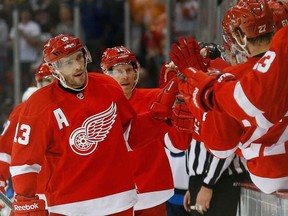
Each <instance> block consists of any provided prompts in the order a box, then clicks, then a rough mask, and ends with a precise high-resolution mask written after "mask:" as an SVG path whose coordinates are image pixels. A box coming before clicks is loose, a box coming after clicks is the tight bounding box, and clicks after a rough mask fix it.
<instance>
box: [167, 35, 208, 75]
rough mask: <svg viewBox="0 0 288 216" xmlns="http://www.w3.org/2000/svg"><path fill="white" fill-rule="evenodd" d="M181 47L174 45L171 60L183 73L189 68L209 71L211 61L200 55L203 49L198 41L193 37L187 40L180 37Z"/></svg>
mask: <svg viewBox="0 0 288 216" xmlns="http://www.w3.org/2000/svg"><path fill="white" fill-rule="evenodd" d="M178 42H179V46H177V44H172V51H171V52H170V58H171V59H172V61H173V62H174V63H175V65H176V66H177V67H178V69H179V71H180V72H182V71H183V70H184V69H185V68H187V67H194V68H197V69H201V70H203V71H207V69H208V67H209V64H210V59H209V58H203V56H202V55H201V54H200V50H201V47H200V46H199V45H198V43H197V41H196V40H194V39H193V38H192V37H188V38H187V39H186V40H184V38H182V37H180V38H179V39H178Z"/></svg>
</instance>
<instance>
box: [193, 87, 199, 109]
mask: <svg viewBox="0 0 288 216" xmlns="http://www.w3.org/2000/svg"><path fill="white" fill-rule="evenodd" d="M198 91H199V89H198V88H195V90H194V91H193V103H194V104H195V105H196V107H198V103H197V100H196V97H197V94H198Z"/></svg>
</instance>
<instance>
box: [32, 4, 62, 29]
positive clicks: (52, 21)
mask: <svg viewBox="0 0 288 216" xmlns="http://www.w3.org/2000/svg"><path fill="white" fill-rule="evenodd" d="M37 3H38V4H37V5H35V6H34V13H35V21H36V22H38V23H39V25H40V26H41V30H42V32H45V33H50V32H54V31H55V27H56V25H57V23H59V2H58V1H56V0H42V1H37Z"/></svg>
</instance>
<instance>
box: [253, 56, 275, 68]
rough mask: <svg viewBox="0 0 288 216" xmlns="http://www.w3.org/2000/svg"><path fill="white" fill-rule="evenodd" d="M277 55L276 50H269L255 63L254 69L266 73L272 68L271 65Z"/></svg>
mask: <svg viewBox="0 0 288 216" xmlns="http://www.w3.org/2000/svg"><path fill="white" fill-rule="evenodd" d="M275 57H276V54H275V52H272V51H267V52H266V53H265V55H264V56H263V57H262V58H261V59H260V60H259V61H258V62H257V63H256V64H255V65H254V67H253V69H254V70H255V69H256V70H258V71H259V72H262V73H266V72H267V71H268V69H269V68H270V65H271V64H272V62H273V61H274V59H275Z"/></svg>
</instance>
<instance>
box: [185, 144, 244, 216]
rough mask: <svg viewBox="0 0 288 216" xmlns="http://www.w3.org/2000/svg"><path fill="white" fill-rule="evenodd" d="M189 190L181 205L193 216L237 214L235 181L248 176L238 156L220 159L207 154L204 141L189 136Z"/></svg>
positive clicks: (241, 180) (187, 160)
mask: <svg viewBox="0 0 288 216" xmlns="http://www.w3.org/2000/svg"><path fill="white" fill-rule="evenodd" d="M186 170H187V173H188V174H189V176H190V178H189V191H187V193H186V195H185V198H184V206H185V209H186V210H187V211H190V212H191V215H193V216H200V215H205V216H212V215H213V216H234V215H235V216H236V214H237V206H238V203H239V201H240V187H239V186H235V185H237V184H235V183H238V182H243V181H244V180H246V179H248V175H247V171H246V169H245V166H244V163H243V162H242V161H241V159H240V157H238V156H236V155H231V156H230V157H228V158H226V159H219V158H216V157H215V156H213V155H212V154H210V153H209V152H208V151H207V150H206V148H205V146H204V144H203V142H199V141H196V140H194V139H192V141H191V145H190V147H189V149H188V150H187V151H186Z"/></svg>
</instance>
